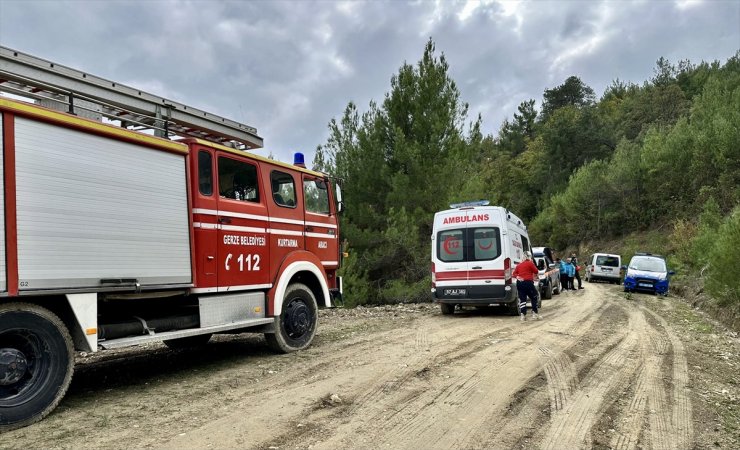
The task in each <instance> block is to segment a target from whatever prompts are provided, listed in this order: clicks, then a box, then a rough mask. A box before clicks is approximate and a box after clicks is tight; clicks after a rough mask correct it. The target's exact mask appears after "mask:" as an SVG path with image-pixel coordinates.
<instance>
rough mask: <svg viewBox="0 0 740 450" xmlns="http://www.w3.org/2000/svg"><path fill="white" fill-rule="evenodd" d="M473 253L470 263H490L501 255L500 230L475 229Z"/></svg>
mask: <svg viewBox="0 0 740 450" xmlns="http://www.w3.org/2000/svg"><path fill="white" fill-rule="evenodd" d="M468 231H469V232H470V233H471V234H472V235H473V251H472V256H473V257H472V258H470V259H469V260H470V261H490V260H492V259H496V258H498V257H499V255H501V245H500V239H499V233H498V228H493V227H490V228H473V229H472V230H468Z"/></svg>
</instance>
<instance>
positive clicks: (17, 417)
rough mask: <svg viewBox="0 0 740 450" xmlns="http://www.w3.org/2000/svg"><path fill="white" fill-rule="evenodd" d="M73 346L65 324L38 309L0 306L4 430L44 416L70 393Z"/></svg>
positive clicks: (0, 390)
mask: <svg viewBox="0 0 740 450" xmlns="http://www.w3.org/2000/svg"><path fill="white" fill-rule="evenodd" d="M73 371H74V347H73V346H72V338H71V337H70V335H69V331H68V330H67V327H66V326H65V325H64V323H63V322H62V321H61V320H60V319H59V318H58V317H57V316H56V315H55V314H53V313H52V312H51V311H49V310H47V309H46V308H42V307H41V306H38V305H32V304H26V303H7V304H4V305H0V432H4V431H8V430H13V429H16V428H21V427H24V426H26V425H30V424H32V423H34V422H37V421H39V420H41V419H43V418H44V417H46V416H47V415H48V414H49V413H50V412H51V411H52V410H53V409H54V408H55V407H56V406H57V404H58V403H59V401H60V400H61V399H62V397H64V394H65V393H66V392H67V388H68V387H69V383H70V382H71V381H72V372H73Z"/></svg>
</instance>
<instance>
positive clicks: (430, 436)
mask: <svg viewBox="0 0 740 450" xmlns="http://www.w3.org/2000/svg"><path fill="white" fill-rule="evenodd" d="M596 309H598V310H601V307H597V308H596ZM558 316H559V315H558ZM598 316H599V314H598V313H597V312H596V311H593V310H587V311H585V314H582V315H580V316H576V317H570V316H568V315H564V316H562V317H560V318H561V319H566V320H564V322H565V325H566V326H565V327H564V329H565V330H566V331H565V332H559V333H554V334H552V335H550V336H547V337H546V338H543V340H544V341H545V342H548V341H552V342H553V343H558V344H557V345H558V346H561V345H562V344H563V341H564V339H565V338H564V337H563V336H568V335H570V334H571V333H573V332H575V333H577V334H580V333H583V332H585V331H586V330H588V329H589V328H590V327H591V326H592V325H593V323H594V322H595V321H596V319H597V318H598ZM553 317H555V316H554V315H551V316H550V317H549V319H550V320H552V318H553ZM533 324H534V325H532V326H531V327H528V328H527V330H528V331H530V332H535V333H536V331H542V329H544V328H546V326H547V322H546V321H537V322H533ZM568 324H569V325H568ZM527 325H528V324H525V326H527ZM514 328H517V327H514ZM519 328H520V329H521V324H520V327H519ZM531 334H533V333H530V336H531ZM530 336H528V337H527V338H526V339H521V340H512V341H511V342H508V343H506V345H505V346H504V348H503V349H502V351H503V352H504V354H503V355H498V356H499V357H498V358H497V359H496V360H490V359H489V361H488V363H487V364H470V363H471V362H473V363H474V362H475V361H467V362H468V365H473V366H475V367H479V369H478V370H475V371H472V372H470V373H466V374H465V375H466V376H463V374H460V376H456V377H454V380H452V383H449V384H448V385H447V386H446V387H445V388H444V389H442V390H441V392H440V393H439V394H438V395H437V396H436V397H435V398H434V399H433V402H436V403H435V404H436V405H437V408H436V411H435V413H434V414H429V413H426V412H425V410H423V409H422V413H421V414H418V415H416V416H414V417H412V418H410V419H409V420H408V421H407V422H406V423H404V424H403V425H401V426H398V427H395V428H394V429H392V430H391V432H390V433H388V434H387V435H386V437H385V439H384V440H383V441H382V442H381V444H382V443H385V444H387V445H391V446H393V445H394V444H393V443H397V442H399V440H406V441H407V442H410V443H411V446H412V447H415V448H416V447H418V448H421V447H430V448H473V447H476V446H477V445H478V444H479V442H480V440H479V439H478V436H479V435H481V434H482V433H484V432H486V431H488V430H490V425H489V424H488V423H487V422H489V419H491V412H492V410H493V411H496V412H498V414H499V415H502V414H503V411H502V409H501V408H500V406H499V405H503V404H506V403H507V402H508V398H509V395H508V394H506V392H507V388H508V392H516V390H517V389H519V387H520V386H522V384H525V383H526V382H527V380H528V379H529V378H531V377H532V375H531V374H532V373H536V372H539V371H538V370H537V366H538V365H539V362H538V359H537V354H536V352H529V349H530V348H531V347H532V346H533V345H534V343H533V342H532V341H531V337H530ZM523 348H524V350H523ZM522 352H526V353H528V361H527V362H526V363H523V362H517V359H518V358H517V355H519V354H521V353H522ZM473 356H476V357H479V358H480V357H485V356H486V355H484V354H476V355H473ZM456 359H457V358H450V361H455V360H456ZM503 366H506V367H505V368H504V367H503ZM501 369H504V370H506V378H507V379H506V380H505V381H503V382H502V381H501V380H499V379H497V376H496V373H497V371H499V370H501ZM540 376H541V375H540ZM542 378H543V381H542V383H543V384H544V376H542ZM460 380H463V381H462V383H461V382H460ZM492 386H496V388H494V389H493V391H496V390H499V389H500V390H501V392H492ZM440 403H441V405H442V407H441V408H440ZM494 405H495V406H499V407H498V408H496V409H493V408H492V406H494ZM461 408H464V412H461V411H460V409H461ZM430 416H432V417H430ZM461 416H463V417H465V422H464V423H461V424H460V425H462V426H456V424H457V422H458V420H459V419H458V418H459V417H461ZM443 424H444V425H443ZM451 427H454V428H453V429H454V430H455V432H454V433H449V432H447V431H448V430H449V428H451ZM496 428H499V427H498V426H496Z"/></svg>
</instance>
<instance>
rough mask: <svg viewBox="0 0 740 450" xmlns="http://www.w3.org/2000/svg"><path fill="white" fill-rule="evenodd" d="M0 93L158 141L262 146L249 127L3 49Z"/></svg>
mask: <svg viewBox="0 0 740 450" xmlns="http://www.w3.org/2000/svg"><path fill="white" fill-rule="evenodd" d="M0 92H6V93H7V94H11V96H12V98H16V99H19V100H28V99H30V100H32V101H34V102H35V103H37V104H39V105H42V106H46V107H49V108H53V109H57V110H62V111H66V112H69V113H71V114H76V115H79V116H84V117H88V118H95V119H97V120H103V118H104V119H106V121H107V122H109V123H116V122H117V123H118V125H120V126H121V127H123V128H127V129H132V130H136V131H144V132H150V133H153V134H154V135H155V136H159V137H166V138H170V137H172V136H180V137H196V138H200V139H204V140H208V141H211V142H216V143H219V144H223V145H227V146H229V147H232V148H237V149H241V150H249V149H256V148H261V147H262V145H263V143H262V138H261V137H259V136H258V135H257V129H256V128H254V127H251V126H248V125H244V124H241V123H238V122H234V121H233V120H229V119H226V118H223V117H220V116H217V115H215V114H211V113H208V112H205V111H202V110H199V109H196V108H193V107H191V106H186V105H183V104H182V103H178V102H175V101H172V100H168V99H166V98H163V97H159V96H156V95H152V94H149V93H146V92H143V91H141V90H139V89H134V88H131V87H128V86H125V85H122V84H120V83H116V82H113V81H109V80H106V79H103V78H98V77H96V76H94V75H90V74H88V73H85V72H81V71H79V70H75V69H71V68H69V67H66V66H62V65H60V64H56V63H53V62H50V61H47V60H45V59H41V58H37V57H35V56H31V55H28V54H26V53H22V52H19V51H16V50H13V49H10V48H7V47H2V46H0Z"/></svg>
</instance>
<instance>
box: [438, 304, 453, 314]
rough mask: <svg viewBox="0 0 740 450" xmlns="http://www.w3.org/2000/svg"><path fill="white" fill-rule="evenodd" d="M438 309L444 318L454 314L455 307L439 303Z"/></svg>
mask: <svg viewBox="0 0 740 450" xmlns="http://www.w3.org/2000/svg"><path fill="white" fill-rule="evenodd" d="M439 309H441V310H442V314H444V315H445V316H446V315H449V314H452V313H454V312H455V305H450V304H449V303H440V304H439Z"/></svg>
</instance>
